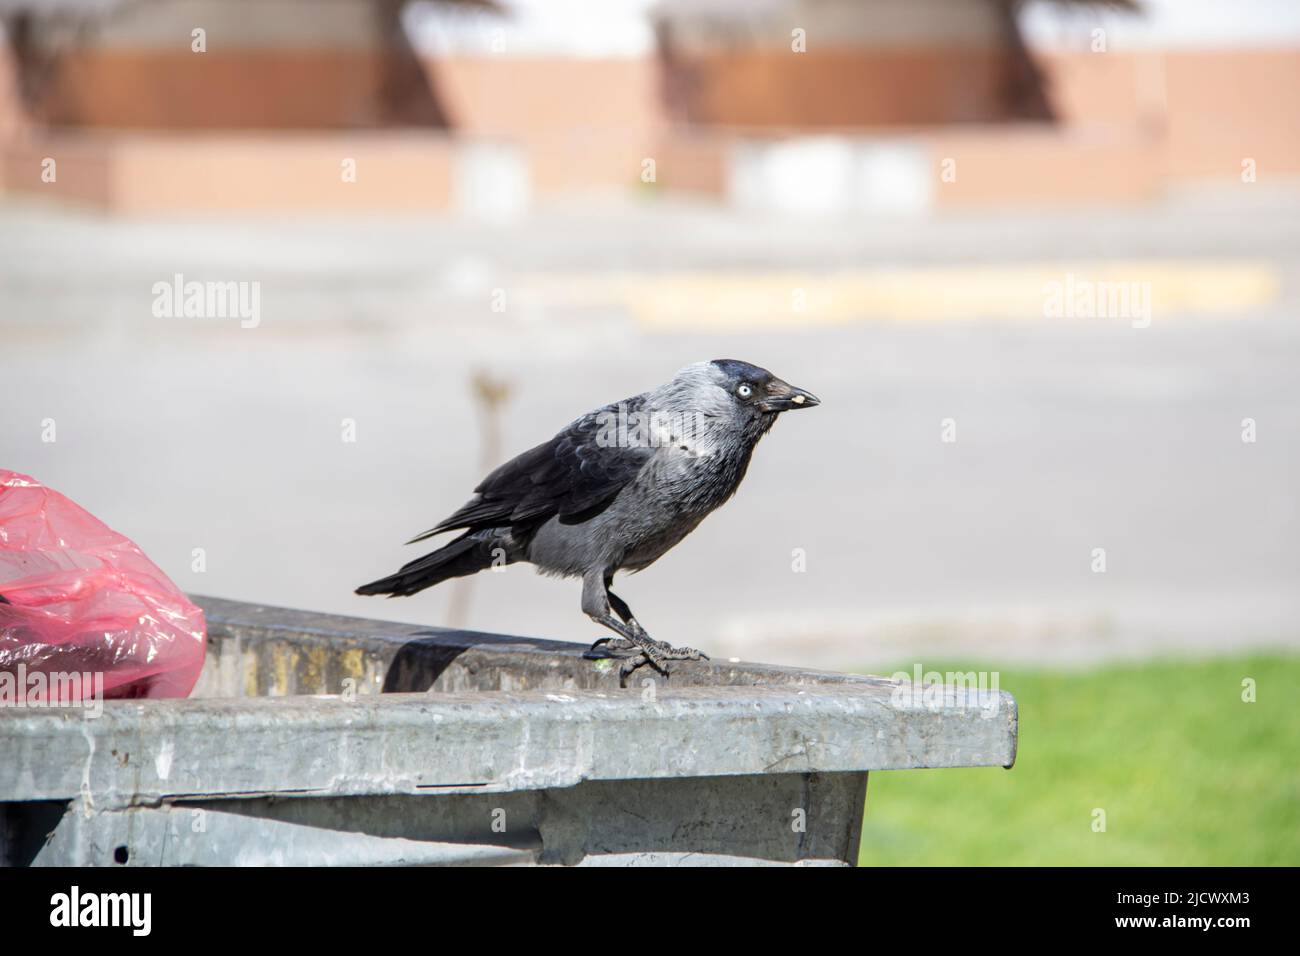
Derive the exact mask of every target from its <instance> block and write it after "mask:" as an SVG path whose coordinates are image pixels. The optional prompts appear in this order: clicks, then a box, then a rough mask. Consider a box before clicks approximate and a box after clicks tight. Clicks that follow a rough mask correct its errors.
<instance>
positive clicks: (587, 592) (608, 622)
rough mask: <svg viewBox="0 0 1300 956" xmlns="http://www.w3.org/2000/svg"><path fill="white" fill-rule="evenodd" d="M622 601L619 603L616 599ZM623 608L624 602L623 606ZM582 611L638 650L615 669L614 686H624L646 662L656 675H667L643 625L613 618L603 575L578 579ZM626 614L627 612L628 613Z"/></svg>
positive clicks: (596, 644)
mask: <svg viewBox="0 0 1300 956" xmlns="http://www.w3.org/2000/svg"><path fill="white" fill-rule="evenodd" d="M620 603H622V602H620ZM623 607H624V608H626V607H627V605H626V604H624V605H623ZM582 613H584V614H586V615H587V617H589V618H591V619H592V620H593V621H595V622H596V623H597V624H599V625H601V626H602V627H607V628H609V629H610V630H611V631H613V632H614V633H615V634H617V635H618V636H619V637H621V638H622V639H623V640H625V641H627V642H628V644H630V645H631V646H632V647H635V648H636V649H637V650H638V651H640V652H641V656H640V657H639V658H629V659H628V660H625V661H624V662H623V665H622V667H620V668H619V671H618V686H619V687H626V686H627V678H628V675H629V674H631V673H632V672H633V671H634V670H636V669H637V668H639V667H642V666H643V665H645V664H649V665H650V666H651V667H653V668H654V669H655V670H657V671H658V672H659V673H660V674H662V675H663V676H665V677H667V676H668V671H667V670H666V669H665V668H664V662H663V657H662V655H661V654H660V652H659V648H658V646H657V645H658V643H659V642H658V641H654V640H651V639H650V635H649V634H647V633H646V632H645V630H644V628H642V627H641V625H640V624H637V625H636V626H635V627H632V626H630V625H628V624H624V623H623V622H622V621H619V620H617V619H616V618H615V617H614V615H613V614H611V613H610V594H609V589H608V588H607V586H606V584H605V581H604V579H603V578H601V577H599V576H596V575H591V576H588V577H587V578H585V579H584V580H583V582H582ZM629 613H630V612H629ZM606 640H609V639H608V638H607V639H604V640H601V641H597V642H596V643H595V644H593V645H592V648H593V649H594V648H596V647H597V646H599V645H600V644H602V643H604V642H605V641H606Z"/></svg>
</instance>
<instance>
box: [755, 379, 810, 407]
mask: <svg viewBox="0 0 1300 956" xmlns="http://www.w3.org/2000/svg"><path fill="white" fill-rule="evenodd" d="M820 404H821V400H820V399H818V398H817V396H816V395H814V394H813V393H812V392H805V391H804V390H803V389H802V388H795V387H794V386H793V385H791V384H790V383H789V382H783V381H781V380H780V379H779V378H777V379H773V380H772V381H771V382H770V383H769V384H768V386H767V397H766V398H764V399H763V401H762V402H760V405H761V407H762V409H763V411H765V412H788V411H791V410H793V409H796V408H812V407H813V406H814V405H820Z"/></svg>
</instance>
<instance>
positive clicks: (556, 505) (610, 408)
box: [356, 359, 819, 686]
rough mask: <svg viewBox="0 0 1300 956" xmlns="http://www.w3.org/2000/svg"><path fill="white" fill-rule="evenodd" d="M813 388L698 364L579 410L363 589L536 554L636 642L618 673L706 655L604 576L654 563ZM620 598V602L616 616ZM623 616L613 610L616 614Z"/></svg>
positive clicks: (728, 364) (595, 613)
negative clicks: (635, 610) (655, 624)
mask: <svg viewBox="0 0 1300 956" xmlns="http://www.w3.org/2000/svg"><path fill="white" fill-rule="evenodd" d="M817 404H819V402H818V400H817V398H816V397H815V396H814V395H812V394H811V393H809V392H806V391H804V390H803V389H801V388H795V387H794V386H793V385H790V384H788V383H787V382H783V381H781V379H779V378H777V377H776V376H774V375H773V374H772V373H771V372H769V371H767V370H766V369H761V368H758V367H757V366H755V365H750V364H749V363H748V362H739V361H735V360H734V359H715V360H714V361H712V362H697V363H696V364H694V365H688V366H686V368H684V369H682V370H681V371H680V372H678V373H677V375H676V376H675V377H674V378H673V379H672V381H670V382H668V383H666V384H664V385H661V386H659V387H658V388H655V389H652V390H650V391H648V392H644V393H642V394H640V395H636V396H633V397H632V398H629V399H626V400H625V401H622V402H616V403H614V404H611V405H606V406H605V407H603V408H599V409H597V410H596V411H594V412H589V413H588V414H586V415H583V416H582V417H581V418H579V419H578V420H577V421H575V422H573V423H572V424H570V425H569V426H568V427H566V428H565V429H564V430H562V431H561V432H560V433H559V434H558V435H556V436H555V437H554V438H552V439H551V440H550V441H548V442H545V443H544V444H541V445H538V446H537V447H536V448H533V449H531V450H530V451H526V452H524V453H523V454H522V455H519V456H518V457H517V458H514V459H512V460H510V461H508V462H506V463H505V464H504V465H502V466H501V467H500V468H498V469H496V470H495V471H494V472H492V474H490V475H488V476H487V477H486V478H485V479H483V481H482V482H481V483H480V484H479V486H478V487H477V488H475V489H474V492H475V494H474V497H473V498H471V499H470V501H469V502H468V503H466V504H465V505H464V507H462V508H461V509H460V510H459V511H457V512H456V513H455V514H453V515H452V516H451V517H449V518H447V519H446V520H445V521H442V522H441V523H439V524H438V525H436V526H435V527H433V528H430V529H429V530H428V531H426V532H424V533H423V534H420V535H417V536H416V537H414V538H412V539H411V541H409V542H407V543H408V544H412V543H414V542H416V541H423V540H425V539H426V538H431V537H433V536H434V535H437V534H441V533H442V532H444V531H455V530H463V531H464V533H463V534H461V535H460V536H459V537H458V538H455V539H454V540H452V541H450V542H448V543H447V544H445V545H443V546H442V547H441V548H439V549H438V550H437V551H434V552H432V553H430V554H426V555H425V556H424V557H422V558H417V559H416V560H414V561H412V562H410V563H409V564H407V565H404V566H403V567H402V569H401V570H400V571H398V572H397V573H396V574H392V575H389V576H388V577H386V578H381V579H380V580H378V581H374V582H372V583H370V584H366V585H363V586H361V587H359V588H357V591H356V593H357V594H387V595H388V596H389V597H396V596H398V595H408V594H415V593H416V592H417V591H423V590H424V589H425V588H427V587H432V586H433V585H435V584H438V583H439V582H441V581H446V580H447V579H448V578H455V577H461V576H463V575H466V574H474V573H475V572H477V571H482V570H483V569H485V568H489V567H493V566H500V565H503V564H512V563H514V562H516V561H528V562H531V563H532V564H534V565H536V566H537V568H538V569H539V571H540V572H541V573H543V574H550V575H557V576H560V577H580V578H582V610H583V613H585V614H586V615H587V616H588V617H590V618H591V619H592V620H593V621H595V622H596V623H598V624H602V625H604V626H605V627H607V628H609V629H610V630H611V631H613V632H614V633H615V634H617V635H618V637H617V638H608V637H607V638H602V639H601V640H598V641H597V642H596V643H595V644H593V645H592V649H593V650H595V648H596V647H598V646H600V645H601V644H608V645H609V647H610V648H612V649H615V650H631V651H634V652H635V653H634V654H633V655H632V656H630V657H628V658H627V659H626V660H625V661H624V662H623V664H622V666H621V668H620V671H619V684H620V685H621V686H626V680H627V676H628V675H629V674H630V673H632V671H634V670H636V669H637V668H638V667H640V666H641V665H643V664H647V663H648V664H650V666H651V667H653V668H654V669H655V670H657V671H659V672H660V673H661V674H664V675H667V670H666V669H665V666H664V664H665V662H666V661H672V660H708V657H707V656H706V655H704V654H702V653H700V652H699V651H697V650H695V649H694V648H690V647H673V646H671V645H670V644H668V643H666V642H664V641H656V640H654V639H653V638H651V637H650V635H649V634H648V633H647V632H646V630H645V628H643V627H642V626H641V625H640V624H639V623H638V622H637V620H636V618H635V617H633V615H632V609H631V608H629V607H628V606H627V603H626V602H624V601H623V600H622V599H621V598H619V597H618V596H617V595H615V594H614V592H612V591H611V590H610V589H609V588H610V584H611V583H612V582H613V580H614V574H615V573H616V572H618V571H640V570H641V569H643V568H647V567H649V566H650V565H651V564H653V563H654V562H655V561H656V560H657V559H658V558H659V557H660V556H661V555H662V554H664V552H666V551H667V550H668V549H669V548H671V547H672V546H673V545H675V544H677V542H679V541H681V540H682V538H684V537H686V535H687V534H689V533H690V532H691V531H692V530H693V529H694V528H695V526H696V525H698V524H699V523H700V522H701V521H702V520H704V517H705V515H707V514H709V512H711V511H713V510H714V509H715V508H717V507H718V506H719V505H721V504H722V503H723V502H725V501H726V500H727V499H728V498H730V497H731V496H732V495H733V494H735V492H736V489H737V488H738V487H739V486H740V482H741V480H742V479H743V478H744V477H745V471H746V469H747V468H748V467H749V458H750V455H752V454H753V452H754V446H755V445H757V444H758V440H759V439H760V438H762V437H763V436H764V435H765V434H767V431H768V429H769V428H771V427H772V425H773V424H774V423H775V422H776V417H777V416H778V415H779V414H781V413H782V412H786V411H790V410H792V409H796V408H811V407H812V406H814V405H817ZM611 609H612V611H613V614H611V613H610V612H611ZM614 614H617V615H618V617H617V618H615V617H614Z"/></svg>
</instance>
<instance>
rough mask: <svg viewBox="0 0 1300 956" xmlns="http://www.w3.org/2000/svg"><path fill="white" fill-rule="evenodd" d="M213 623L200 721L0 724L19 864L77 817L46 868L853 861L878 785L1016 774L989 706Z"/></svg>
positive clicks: (996, 703)
mask: <svg viewBox="0 0 1300 956" xmlns="http://www.w3.org/2000/svg"><path fill="white" fill-rule="evenodd" d="M200 603H202V604H203V606H204V609H205V612H206V613H207V616H208V623H209V655H208V662H207V665H206V667H205V670H204V674H203V677H202V678H201V680H200V684H199V687H198V688H196V691H195V694H196V696H195V697H192V698H190V699H188V700H177V701H140V702H138V701H118V702H112V701H110V702H107V703H105V704H104V707H103V714H102V716H99V717H98V718H96V719H90V718H88V717H87V715H86V712H85V711H82V710H76V709H51V710H41V709H13V708H9V709H0V824H3V826H0V831H7V832H9V833H10V835H11V838H10V839H9V840H8V841H7V845H8V846H10V847H11V849H10V850H9V851H8V852H9V854H10V856H11V857H16V856H20V855H21V854H18V853H17V851H15V850H13V849H12V847H14V846H17V845H19V844H20V843H22V844H23V845H31V840H30V839H29V836H30V835H29V834H27V835H24V834H18V836H14V834H15V832H16V831H17V830H18V829H19V828H20V823H18V822H15V821H21V820H30V819H31V814H30V812H29V811H28V810H26V809H23V808H24V807H25V808H30V807H38V806H42V804H38V803H32V801H65V802H67V804H68V811H67V813H66V815H65V816H64V817H63V819H62V821H61V822H60V823H59V824H58V825H57V827H55V830H54V835H53V837H52V838H51V839H50V840H49V841H48V842H46V843H45V844H44V846H43V848H42V849H41V850H40V851H39V853H38V855H37V856H36V857H35V860H36V862H51V863H52V862H64V863H70V862H83V863H109V862H121V860H119V859H118V857H120V856H125V857H126V859H127V860H128V861H129V862H132V863H139V862H153V863H166V864H183V863H199V864H202V863H218V862H227V863H230V862H246V863H253V862H258V863H276V862H283V863H291V862H302V863H340V862H352V863H373V864H392V863H416V864H429V863H434V864H436V863H479V862H484V863H502V862H506V863H516V862H543V863H546V862H558V863H568V864H573V863H580V862H589V863H594V862H604V863H661V864H670V863H681V862H719V863H725V862H733V863H734V862H737V861H738V860H779V861H785V862H799V861H805V862H806V861H816V860H821V861H832V862H833V861H838V862H852V861H853V860H854V858H855V855H856V848H857V846H856V833H857V828H858V826H859V825H860V817H861V812H862V798H863V796H864V794H865V786H866V772H867V771H870V770H880V769H909V768H921V767H973V766H999V765H1001V766H1009V765H1010V764H1011V763H1012V762H1013V761H1014V759H1015V744H1016V720H1017V718H1016V707H1015V702H1014V700H1013V699H1012V698H1011V696H1010V695H1009V694H1006V693H1004V692H999V691H987V690H979V689H977V688H951V687H950V688H945V689H944V690H943V691H942V693H937V694H936V693H933V692H932V693H929V694H927V695H925V696H924V697H921V696H914V695H913V694H912V693H911V692H910V688H908V686H907V685H900V684H898V683H895V682H893V681H889V680H884V679H881V678H871V677H854V676H849V675H842V674H822V673H816V672H812V671H804V670H799V669H793V668H781V667H767V666H764V665H755V664H734V663H727V662H710V663H702V664H689V663H688V664H677V665H675V669H674V671H673V674H672V676H671V678H670V679H668V680H664V679H662V678H659V677H657V676H654V675H646V676H645V677H644V678H643V679H641V678H640V672H638V679H634V681H633V685H634V686H632V687H629V688H628V689H620V688H619V686H618V679H617V667H616V665H615V663H614V662H613V661H610V660H591V659H589V658H587V657H585V656H584V651H585V650H586V648H585V646H584V645H572V644H562V643H557V642H549V641H536V640H529V639H522V638H508V637H500V636H496V635H484V634H474V633H470V632H459V631H446V630H441V629H435V628H427V627H417V626H412V625H396V624H391V623H388V622H380V621H366V620H359V619H353V618H341V617H334V616H329V615H317V614H311V613H308V612H300V611H288V610H283V609H278V608H264V607H255V606H249V605H243V604H238V603H236V602H229V601H221V600H216V599H200ZM380 691H387V693H382V694H381V693H380ZM4 802H8V809H4V808H3V803H4ZM20 802H23V803H20ZM812 804H816V806H812ZM44 806H58V804H57V803H56V804H44ZM632 807H639V808H640V809H639V810H631V809H630V808H632ZM199 811H202V814H201V816H200V817H195V816H194V814H195V813H196V812H199ZM792 818H793V819H794V821H795V823H796V824H797V825H795V826H793V828H792V824H791V820H792ZM193 819H203V820H204V821H205V828H203V829H199V830H194V829H192V828H190V829H186V828H185V827H183V826H178V825H177V821H178V820H193ZM502 820H505V821H510V822H509V823H507V824H502V825H503V826H504V827H505V828H504V829H496V828H495V827H497V825H498V824H501V821H502ZM566 821H567V822H566ZM489 822H490V823H491V825H489ZM208 823H210V826H207V825H206V824H208ZM27 825H28V826H30V824H27ZM512 827H513V829H512ZM683 834H685V835H687V836H686V837H685V838H684V837H683ZM810 835H811V836H810ZM20 837H23V838H22V839H20ZM0 842H3V841H0ZM110 848H111V849H112V851H113V854H112V859H111V860H110V858H109V855H107V851H108V850H109V849H110ZM119 848H122V849H121V850H120V851H119ZM4 852H6V851H5V850H3V849H0V853H4Z"/></svg>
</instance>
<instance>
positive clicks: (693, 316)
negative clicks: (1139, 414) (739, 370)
mask: <svg viewBox="0 0 1300 956" xmlns="http://www.w3.org/2000/svg"><path fill="white" fill-rule="evenodd" d="M523 286H524V289H523V291H525V292H526V293H527V294H528V295H529V297H530V299H532V300H533V301H535V302H538V303H539V304H542V305H555V306H570V307H572V306H592V307H621V308H623V309H625V310H626V311H627V312H629V313H630V314H631V315H632V316H633V317H634V318H635V319H636V321H637V322H638V323H640V324H641V325H643V326H645V327H646V328H651V329H681V328H698V329H725V328H753V327H762V326H789V325H844V324H850V323H854V322H865V321H898V322H904V321H908V322H910V321H923V322H937V321H954V320H966V319H1013V320H1035V319H1037V320H1051V319H1053V317H1054V316H1060V315H1061V314H1062V313H1061V312H1059V311H1057V312H1053V311H1051V309H1052V308H1053V307H1052V306H1051V305H1049V300H1051V299H1052V297H1053V296H1056V297H1057V302H1058V303H1059V301H1060V298H1062V297H1064V298H1066V299H1068V298H1069V297H1070V296H1071V295H1073V296H1074V297H1076V303H1075V305H1076V306H1077V307H1070V311H1067V312H1065V313H1064V315H1065V316H1068V317H1078V318H1087V317H1091V316H1094V315H1100V316H1101V317H1112V318H1127V317H1128V316H1114V315H1110V316H1108V314H1107V312H1106V311H1105V310H1104V309H1102V307H1101V306H1100V305H1098V306H1097V307H1096V308H1097V309H1098V310H1100V311H1095V312H1091V313H1090V312H1089V311H1088V309H1087V295H1088V292H1089V290H1090V289H1091V290H1092V291H1094V292H1097V294H1098V297H1097V301H1098V302H1100V301H1101V296H1102V295H1103V294H1105V293H1107V292H1109V293H1111V294H1116V293H1117V292H1123V293H1125V294H1127V293H1128V292H1129V291H1132V293H1133V295H1134V297H1135V300H1140V301H1145V302H1149V306H1150V314H1151V316H1152V318H1153V321H1156V322H1158V321H1160V319H1161V318H1162V317H1168V316H1172V315H1175V314H1207V313H1214V314H1223V315H1224V316H1225V317H1236V316H1240V315H1242V314H1244V313H1246V312H1249V311H1251V310H1253V309H1259V308H1261V307H1265V306H1269V305H1272V304H1273V303H1275V302H1276V301H1277V299H1278V296H1279V291H1280V288H1281V275H1280V273H1279V270H1278V268H1277V267H1276V266H1275V265H1274V264H1272V263H1270V262H1266V261H1214V260H1146V261H1143V260H1125V261H1121V262H1104V263H1098V262H1072V263H1047V264H1044V263H1033V264H1019V265H1005V264H999V265H990V266H935V267H927V266H921V267H917V266H909V267H905V268H897V269H888V268H881V269H870V270H855V271H844V272H823V273H816V272H794V271H782V272H768V271H755V272H742V271H734V270H731V271H710V272H671V273H665V274H648V273H618V274H609V275H603V276H595V275H591V274H583V275H572V276H556V275H554V274H550V275H545V276H541V275H539V276H532V277H529V278H528V279H527V280H526V281H525V282H524V283H523ZM1143 296H1145V297H1146V298H1145V299H1143Z"/></svg>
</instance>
